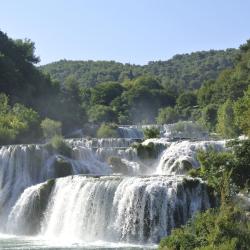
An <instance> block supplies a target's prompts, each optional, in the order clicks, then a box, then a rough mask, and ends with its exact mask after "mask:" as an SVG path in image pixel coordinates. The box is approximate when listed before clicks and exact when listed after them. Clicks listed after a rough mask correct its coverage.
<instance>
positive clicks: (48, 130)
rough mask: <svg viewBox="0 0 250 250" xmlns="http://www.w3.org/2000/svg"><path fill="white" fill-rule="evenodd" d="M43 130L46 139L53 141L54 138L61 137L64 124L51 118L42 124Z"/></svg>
mask: <svg viewBox="0 0 250 250" xmlns="http://www.w3.org/2000/svg"><path fill="white" fill-rule="evenodd" d="M41 128H42V130H43V135H44V137H45V138H46V139H51V138H52V137H53V136H56V135H61V133H62V123H61V122H59V121H54V120H51V119H49V118H46V119H44V120H43V121H42V122H41Z"/></svg>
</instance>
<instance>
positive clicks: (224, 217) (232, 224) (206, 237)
mask: <svg viewBox="0 0 250 250" xmlns="http://www.w3.org/2000/svg"><path fill="white" fill-rule="evenodd" d="M249 245H250V227H249V223H248V221H247V218H246V215H245V214H244V212H242V211H240V210H238V209H237V208H234V207H233V206H232V205H228V206H223V207H221V208H220V209H210V210H208V211H206V212H204V213H198V214H196V216H195V217H194V218H193V219H192V220H191V221H189V223H187V224H186V225H185V226H183V227H181V228H179V229H174V230H173V231H172V233H171V235H170V236H168V237H166V238H164V239H162V240H161V242H160V245H159V249H166V250H192V249H193V250H194V249H195V250H206V249H207V250H208V249H218V250H219V249H227V250H230V249H233V250H236V249H237V250H247V249H248V247H249Z"/></svg>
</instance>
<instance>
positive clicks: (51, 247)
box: [0, 235, 157, 250]
mask: <svg viewBox="0 0 250 250" xmlns="http://www.w3.org/2000/svg"><path fill="white" fill-rule="evenodd" d="M156 248H157V246H156V245H133V244H124V243H112V242H103V241H97V242H78V243H71V242H59V241H49V240H45V239H43V238H39V237H20V236H13V235H0V249H1V250H17V249H18V250H33V249H34V250H43V249H46V250H66V249H67V250H68V249H73V250H80V249H83V250H88V249H101V250H115V249H119V250H144V249H145V250H149V249H151V250H154V249H156Z"/></svg>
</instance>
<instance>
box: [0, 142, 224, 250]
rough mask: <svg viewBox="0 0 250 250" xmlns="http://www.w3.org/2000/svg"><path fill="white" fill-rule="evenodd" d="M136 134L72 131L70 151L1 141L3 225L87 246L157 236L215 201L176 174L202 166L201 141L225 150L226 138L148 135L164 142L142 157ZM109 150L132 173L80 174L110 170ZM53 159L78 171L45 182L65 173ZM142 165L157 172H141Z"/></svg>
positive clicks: (3, 228)
mask: <svg viewBox="0 0 250 250" xmlns="http://www.w3.org/2000/svg"><path fill="white" fill-rule="evenodd" d="M134 138H135V137H134ZM135 141H136V140H135V139H133V138H132V139H131V138H128V139H126V138H118V139H86V138H84V139H69V140H67V143H68V144H69V145H70V147H71V148H72V157H71V158H67V157H64V156H59V155H54V154H53V153H51V152H49V151H48V150H47V149H46V147H44V146H43V145H15V146H6V147H2V148H1V149H0V220H1V225H0V231H1V232H4V233H10V234H21V235H36V237H37V236H38V237H39V239H40V238H42V239H43V240H45V241H46V242H48V241H49V242H53V241H56V242H58V241H59V242H64V243H63V244H64V245H65V246H66V245H67V244H68V243H69V245H71V244H74V243H75V242H77V244H83V245H85V244H87V245H89V246H90V245H91V244H94V243H95V245H98V244H99V243H100V242H101V243H100V244H106V246H108V245H109V246H111V245H112V244H113V243H112V242H115V243H114V244H116V246H118V245H119V244H135V245H138V244H145V243H147V244H152V243H157V242H158V241H159V239H160V238H162V237H163V236H165V235H167V234H169V233H170V230H171V229H172V228H174V227H176V226H179V225H181V224H183V223H185V222H186V221H187V220H188V218H190V217H191V216H192V215H193V214H194V213H195V211H200V210H203V209H206V208H209V207H210V206H211V204H210V201H209V198H208V195H207V192H206V185H205V184H204V183H202V182H201V181H200V180H194V181H191V182H186V181H185V179H184V178H185V176H183V175H178V174H185V173H186V171H187V170H188V169H187V167H190V166H191V167H195V168H197V167H198V166H199V165H198V161H197V159H196V154H197V151H198V150H199V149H204V150H207V149H208V148H210V147H213V148H214V149H216V150H223V149H224V146H225V145H224V144H225V142H224V141H196V142H191V141H179V142H170V141H169V139H168V138H160V139H150V140H147V141H145V142H143V145H147V144H149V143H153V144H154V145H155V146H157V148H159V149H160V150H159V157H158V158H157V159H155V160H150V161H143V160H141V159H140V158H139V157H138V156H137V152H136V149H135V148H132V147H130V145H131V144H132V143H133V142H135ZM162 149H165V150H164V151H163V152H162ZM110 157H119V158H120V159H121V162H122V163H123V164H124V166H126V169H127V170H126V171H122V172H126V173H128V174H129V175H130V176H131V175H132V177H122V176H106V177H96V178H94V177H84V176H80V175H79V174H90V175H109V174H111V171H112V169H113V168H112V166H109V165H108V162H109V158H110ZM56 161H59V162H60V161H64V162H66V163H69V166H70V171H71V172H70V173H68V172H67V174H66V175H68V174H72V175H75V176H74V177H66V178H59V179H56V180H55V181H48V182H45V183H43V182H44V181H46V180H48V179H51V178H57V177H60V176H61V174H60V173H59V172H58V169H56V167H55V162H56ZM149 169H150V171H149ZM122 172H121V173H122ZM145 173H151V175H154V174H158V175H160V176H144V177H142V176H138V175H140V174H145ZM166 174H167V175H166ZM169 174H171V175H169ZM133 175H137V176H133ZM39 183H40V184H39ZM190 183H191V184H190ZM36 184H38V185H36ZM189 184H190V185H189ZM0 238H1V237H0ZM18 241H19V239H18ZM98 242H99V243H98ZM103 242H105V243H103ZM107 242H109V243H107ZM46 244H47V243H46ZM0 246H1V240H0ZM71 246H73V245H71ZM131 246H132V245H131ZM13 248H14V247H13ZM10 249H11V248H10Z"/></svg>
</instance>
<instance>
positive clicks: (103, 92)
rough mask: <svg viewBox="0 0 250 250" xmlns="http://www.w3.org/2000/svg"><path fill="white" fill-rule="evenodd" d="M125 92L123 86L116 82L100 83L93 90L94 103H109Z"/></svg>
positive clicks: (92, 99) (92, 101)
mask: <svg viewBox="0 0 250 250" xmlns="http://www.w3.org/2000/svg"><path fill="white" fill-rule="evenodd" d="M122 92H123V87H122V86H121V85H120V84H118V83H115V82H104V83H100V84H99V85H97V86H96V87H94V88H93V89H92V90H91V103H92V105H96V104H101V105H109V104H110V103H111V102H112V101H113V100H114V99H115V98H117V97H118V96H120V95H121V94H122Z"/></svg>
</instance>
